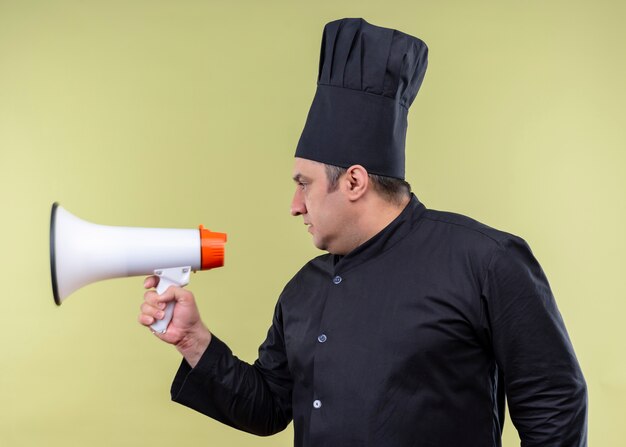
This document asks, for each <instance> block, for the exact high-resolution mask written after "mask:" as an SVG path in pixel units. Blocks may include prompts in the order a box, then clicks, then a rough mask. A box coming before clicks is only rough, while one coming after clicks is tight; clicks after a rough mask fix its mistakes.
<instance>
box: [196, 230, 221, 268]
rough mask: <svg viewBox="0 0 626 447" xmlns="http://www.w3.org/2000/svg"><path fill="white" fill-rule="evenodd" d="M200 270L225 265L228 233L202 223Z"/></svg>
mask: <svg viewBox="0 0 626 447" xmlns="http://www.w3.org/2000/svg"><path fill="white" fill-rule="evenodd" d="M199 229H200V264H201V266H200V270H209V269H214V268H216V267H221V266H223V265H224V244H225V243H226V233H216V232H214V231H210V230H207V229H206V228H204V226H202V225H200V227H199Z"/></svg>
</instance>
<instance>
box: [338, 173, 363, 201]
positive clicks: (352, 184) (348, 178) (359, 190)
mask: <svg viewBox="0 0 626 447" xmlns="http://www.w3.org/2000/svg"><path fill="white" fill-rule="evenodd" d="M369 181H370V178H369V175H368V174H367V170H366V169H365V168H364V167H363V166H361V165H352V166H350V167H349V168H348V169H347V170H346V173H345V177H344V181H343V185H344V187H345V193H346V194H347V196H348V200H350V201H356V200H358V199H360V198H361V197H362V196H363V194H365V192H366V191H367V189H368V187H369Z"/></svg>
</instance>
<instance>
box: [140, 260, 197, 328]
mask: <svg viewBox="0 0 626 447" xmlns="http://www.w3.org/2000/svg"><path fill="white" fill-rule="evenodd" d="M190 272H191V266H185V267H174V268H168V269H156V270H155V271H154V274H155V275H157V276H158V277H159V285H158V286H157V288H156V291H157V293H158V294H159V295H163V294H164V293H165V291H166V290H167V289H168V287H169V286H178V287H184V286H186V285H187V284H189V274H190ZM174 305H175V302H174V301H171V302H169V303H167V306H166V307H165V316H164V317H163V319H162V320H157V321H156V322H155V323H154V324H152V325H151V326H150V328H151V329H152V330H153V331H154V332H158V333H160V334H163V333H165V331H166V330H167V326H168V325H169V324H170V321H172V315H174Z"/></svg>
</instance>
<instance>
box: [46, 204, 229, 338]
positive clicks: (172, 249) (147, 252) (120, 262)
mask: <svg viewBox="0 0 626 447" xmlns="http://www.w3.org/2000/svg"><path fill="white" fill-rule="evenodd" d="M225 242H226V234H225V233H215V232H212V231H209V230H207V229H205V228H204V227H203V226H202V225H200V228H199V230H195V229H191V230H182V229H171V228H136V227H117V226H107V225H97V224H93V223H90V222H86V221H84V220H82V219H79V218H78V217H76V216H74V215H73V214H71V213H70V212H68V211H67V210H65V209H64V208H63V207H61V206H60V205H59V204H58V203H56V202H55V203H54V204H53V205H52V213H51V216H50V270H51V273H52V292H53V294H54V302H55V303H56V304H57V305H61V303H62V302H63V300H65V298H67V297H68V296H69V295H70V294H71V293H73V292H74V291H76V290H78V289H80V288H81V287H83V286H86V285H87V284H90V283H92V282H96V281H101V280H103V279H110V278H121V277H126V276H139V275H152V274H154V275H158V276H159V285H158V286H157V289H156V290H157V293H159V294H162V293H164V292H165V291H166V290H167V288H168V287H169V286H171V285H177V286H180V287H183V286H185V285H187V284H189V275H190V272H192V271H194V272H195V271H197V270H208V269H212V268H216V267H221V266H223V265H224V244H225ZM173 312H174V302H171V303H169V304H168V306H167V307H166V309H165V318H163V319H162V320H158V321H157V322H156V323H154V324H153V325H152V326H151V328H152V329H153V330H154V331H155V332H160V333H163V332H165V331H166V329H167V326H168V324H169V322H170V320H171V319H172V314H173Z"/></svg>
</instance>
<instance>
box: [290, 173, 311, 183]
mask: <svg viewBox="0 0 626 447" xmlns="http://www.w3.org/2000/svg"><path fill="white" fill-rule="evenodd" d="M302 180H308V178H306V177H305V176H303V175H302V174H300V173H299V172H298V173H297V174H295V175H294V176H293V181H294V182H296V183H300V182H301V181H302Z"/></svg>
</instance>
